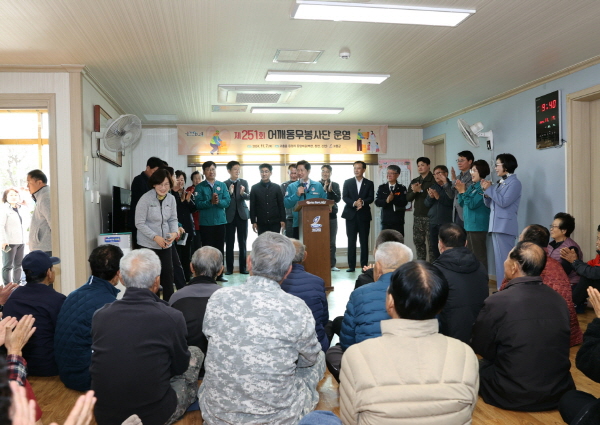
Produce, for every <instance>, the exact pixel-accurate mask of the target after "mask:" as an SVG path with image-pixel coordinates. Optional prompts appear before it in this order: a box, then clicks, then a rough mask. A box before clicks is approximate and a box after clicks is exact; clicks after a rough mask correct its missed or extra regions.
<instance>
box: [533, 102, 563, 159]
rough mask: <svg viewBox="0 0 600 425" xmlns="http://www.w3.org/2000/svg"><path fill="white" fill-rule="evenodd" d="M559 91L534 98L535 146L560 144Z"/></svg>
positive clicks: (542, 146) (543, 146)
mask: <svg viewBox="0 0 600 425" xmlns="http://www.w3.org/2000/svg"><path fill="white" fill-rule="evenodd" d="M559 99H560V92H559V91H558V90H557V91H555V92H552V93H548V94H546V95H544V96H540V97H538V98H537V99H535V118H536V120H535V123H536V125H535V130H536V131H535V133H536V134H535V136H536V143H535V144H536V148H537V149H545V148H550V147H553V146H558V145H559V144H560V140H561V139H560V107H559V105H560V103H559Z"/></svg>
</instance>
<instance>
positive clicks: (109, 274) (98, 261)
mask: <svg viewBox="0 0 600 425" xmlns="http://www.w3.org/2000/svg"><path fill="white" fill-rule="evenodd" d="M121 258H123V251H121V248H119V247H118V246H116V245H100V246H99V247H97V248H95V249H94V250H93V251H92V253H91V254H90V258H88V261H89V263H90V268H91V269H92V275H93V276H96V277H99V278H100V279H104V280H111V279H112V278H114V277H115V275H116V274H117V272H118V271H119V263H120V261H121Z"/></svg>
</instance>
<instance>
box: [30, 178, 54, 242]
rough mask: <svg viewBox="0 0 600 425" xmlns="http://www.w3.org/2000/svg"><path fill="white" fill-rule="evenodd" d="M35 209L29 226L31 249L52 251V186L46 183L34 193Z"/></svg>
mask: <svg viewBox="0 0 600 425" xmlns="http://www.w3.org/2000/svg"><path fill="white" fill-rule="evenodd" d="M33 198H34V199H35V209H34V210H33V215H32V216H31V224H30V226H29V249H30V250H31V251H35V250H36V249H39V250H41V251H52V233H51V229H50V223H52V220H51V217H50V186H48V185H46V186H44V187H42V188H41V189H40V190H38V191H37V192H35V193H34V194H33Z"/></svg>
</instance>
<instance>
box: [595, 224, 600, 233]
mask: <svg viewBox="0 0 600 425" xmlns="http://www.w3.org/2000/svg"><path fill="white" fill-rule="evenodd" d="M596 231H597V232H600V224H599V225H598V229H596Z"/></svg>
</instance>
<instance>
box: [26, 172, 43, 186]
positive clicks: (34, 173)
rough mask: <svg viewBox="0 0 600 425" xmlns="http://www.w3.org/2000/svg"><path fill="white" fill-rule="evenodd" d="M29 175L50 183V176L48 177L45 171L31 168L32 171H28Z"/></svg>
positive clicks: (34, 178)
mask: <svg viewBox="0 0 600 425" xmlns="http://www.w3.org/2000/svg"><path fill="white" fill-rule="evenodd" d="M27 175H28V176H29V177H31V178H32V179H33V180H41V181H42V183H44V184H48V177H46V175H45V174H44V172H43V171H42V170H38V169H35V170H31V171H30V172H28V173H27Z"/></svg>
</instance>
